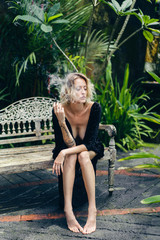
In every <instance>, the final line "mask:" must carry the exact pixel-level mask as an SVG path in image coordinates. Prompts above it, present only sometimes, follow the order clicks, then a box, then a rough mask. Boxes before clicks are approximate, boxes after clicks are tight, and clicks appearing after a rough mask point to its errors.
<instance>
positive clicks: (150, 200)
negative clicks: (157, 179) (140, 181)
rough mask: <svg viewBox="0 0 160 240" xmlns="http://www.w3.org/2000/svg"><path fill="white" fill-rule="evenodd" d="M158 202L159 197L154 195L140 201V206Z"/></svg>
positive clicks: (159, 200)
mask: <svg viewBox="0 0 160 240" xmlns="http://www.w3.org/2000/svg"><path fill="white" fill-rule="evenodd" d="M158 202H160V195H155V196H152V197H149V198H145V199H143V200H141V203H142V204H150V203H158Z"/></svg>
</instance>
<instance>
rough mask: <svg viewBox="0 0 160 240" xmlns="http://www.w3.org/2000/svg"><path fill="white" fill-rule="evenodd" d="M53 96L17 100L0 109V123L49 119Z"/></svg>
mask: <svg viewBox="0 0 160 240" xmlns="http://www.w3.org/2000/svg"><path fill="white" fill-rule="evenodd" d="M54 101H55V100H54V99H53V98H46V97H32V98H26V99H22V100H20V101H17V102H15V103H13V104H11V105H9V106H8V107H6V108H4V109H2V110H1V111H0V123H3V124H4V123H9V122H11V121H12V122H16V121H18V122H20V121H23V122H25V121H30V120H33V119H40V120H42V119H51V117H52V108H53V103H54Z"/></svg>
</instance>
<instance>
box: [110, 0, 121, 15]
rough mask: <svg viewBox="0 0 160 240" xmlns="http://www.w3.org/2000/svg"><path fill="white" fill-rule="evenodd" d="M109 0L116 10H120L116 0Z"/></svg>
mask: <svg viewBox="0 0 160 240" xmlns="http://www.w3.org/2000/svg"><path fill="white" fill-rule="evenodd" d="M111 2H112V3H113V6H114V7H115V8H116V9H117V11H118V12H119V11H120V10H121V7H120V5H119V3H118V2H117V1H116V0H111Z"/></svg>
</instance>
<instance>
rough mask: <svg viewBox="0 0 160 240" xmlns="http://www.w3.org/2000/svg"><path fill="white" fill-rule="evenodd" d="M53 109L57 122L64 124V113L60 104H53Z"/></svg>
mask: <svg viewBox="0 0 160 240" xmlns="http://www.w3.org/2000/svg"><path fill="white" fill-rule="evenodd" d="M53 108H54V113H55V115H56V117H57V119H58V122H59V123H60V124H61V123H64V122H65V113H64V108H63V107H62V104H61V103H58V102H57V103H54V104H53Z"/></svg>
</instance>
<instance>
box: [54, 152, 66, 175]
mask: <svg viewBox="0 0 160 240" xmlns="http://www.w3.org/2000/svg"><path fill="white" fill-rule="evenodd" d="M64 159H65V154H64V152H63V150H62V151H60V153H59V154H58V156H57V157H56V159H55V161H54V163H53V169H52V172H53V173H54V171H55V172H56V174H57V175H60V173H61V171H62V173H63V163H64Z"/></svg>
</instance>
